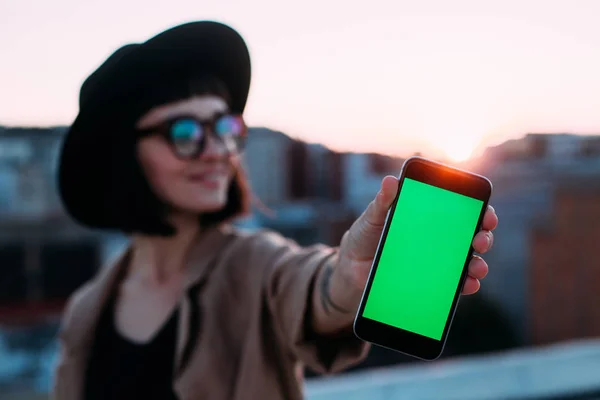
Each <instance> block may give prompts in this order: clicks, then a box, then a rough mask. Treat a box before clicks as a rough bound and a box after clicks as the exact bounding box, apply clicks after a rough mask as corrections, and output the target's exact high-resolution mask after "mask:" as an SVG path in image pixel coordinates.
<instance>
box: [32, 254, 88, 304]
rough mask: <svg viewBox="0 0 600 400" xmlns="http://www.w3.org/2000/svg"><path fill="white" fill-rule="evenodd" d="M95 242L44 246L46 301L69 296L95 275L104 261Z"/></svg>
mask: <svg viewBox="0 0 600 400" xmlns="http://www.w3.org/2000/svg"><path fill="white" fill-rule="evenodd" d="M99 256H100V252H99V248H98V245H97V244H96V243H94V242H80V243H72V242H68V243H52V244H45V245H44V246H43V247H42V263H41V264H42V273H41V276H42V279H41V283H42V288H43V289H42V290H43V296H44V299H46V300H52V299H65V298H67V297H69V296H70V295H71V294H72V293H73V292H74V291H75V290H76V289H77V288H78V287H79V286H81V285H82V284H83V283H85V282H86V281H88V280H89V279H90V278H92V277H93V275H94V274H95V272H96V271H97V269H98V267H99V264H100V257H99Z"/></svg>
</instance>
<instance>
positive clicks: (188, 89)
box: [105, 74, 250, 236]
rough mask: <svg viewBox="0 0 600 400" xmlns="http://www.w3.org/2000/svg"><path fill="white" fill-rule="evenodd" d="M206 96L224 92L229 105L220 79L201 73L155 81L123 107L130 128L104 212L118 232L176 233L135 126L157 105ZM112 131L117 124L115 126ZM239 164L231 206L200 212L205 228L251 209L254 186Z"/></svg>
mask: <svg viewBox="0 0 600 400" xmlns="http://www.w3.org/2000/svg"><path fill="white" fill-rule="evenodd" d="M206 94H212V95H216V96H219V97H221V98H223V99H224V100H225V101H226V102H227V103H228V104H230V96H229V91H228V90H227V88H226V86H225V85H224V84H223V82H222V81H221V80H220V79H219V78H218V77H215V76H213V75H210V74H198V75H196V76H194V77H190V78H182V77H179V78H177V79H173V80H166V81H163V82H160V83H158V84H157V85H152V86H150V87H148V88H146V89H145V90H143V91H140V92H138V93H136V94H135V96H134V97H133V98H132V101H131V102H130V104H131V106H132V107H131V108H130V109H129V110H126V111H123V112H124V114H123V115H121V116H120V121H121V122H124V123H122V124H119V125H120V126H124V127H125V128H124V132H122V133H123V134H121V135H118V136H119V139H118V140H119V142H118V143H115V145H114V147H113V162H112V163H110V165H111V166H112V171H111V174H110V176H111V181H110V182H109V184H110V186H111V188H112V189H113V191H112V194H108V196H107V198H106V199H105V200H107V201H105V205H106V207H107V208H106V210H105V212H106V213H108V214H109V215H107V216H108V217H109V218H110V220H112V221H113V223H112V225H116V226H115V228H117V229H118V230H120V231H122V232H124V233H128V234H131V233H141V234H146V235H153V236H172V235H173V234H175V228H174V227H173V226H172V225H171V224H170V223H169V222H168V221H167V219H166V218H167V215H168V212H169V211H170V209H169V207H168V205H167V204H165V203H164V202H163V201H161V200H160V199H159V198H158V197H157V196H156V194H155V193H154V191H153V190H152V188H151V187H150V184H149V182H148V180H147V179H146V177H145V175H144V173H143V171H142V168H141V166H140V164H139V161H138V159H137V156H136V144H137V140H138V137H139V136H138V135H136V134H135V132H134V126H135V123H136V122H137V120H138V119H139V118H140V117H141V116H142V115H144V114H145V113H146V112H148V111H149V110H150V109H152V108H154V107H157V106H160V105H163V104H168V103H171V102H175V101H178V100H183V99H186V98H189V97H191V96H194V95H206ZM125 114H126V116H125ZM117 119H119V118H117ZM108 129H115V127H114V125H112V126H111V128H108ZM117 129H119V128H117ZM234 168H235V174H234V177H233V179H232V182H231V185H230V187H229V190H228V193H227V203H226V205H225V206H224V207H223V208H222V209H221V210H218V211H215V212H210V213H206V214H203V215H200V216H199V221H198V222H199V223H200V224H201V225H202V226H214V225H218V224H221V223H223V222H227V221H230V220H232V219H234V218H236V217H239V216H242V215H245V214H246V213H247V212H248V211H249V209H250V189H249V184H248V180H247V177H246V174H245V171H244V169H243V168H242V167H241V165H239V163H235V164H234Z"/></svg>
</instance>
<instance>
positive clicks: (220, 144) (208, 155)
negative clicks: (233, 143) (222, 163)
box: [202, 135, 231, 159]
mask: <svg viewBox="0 0 600 400" xmlns="http://www.w3.org/2000/svg"><path fill="white" fill-rule="evenodd" d="M204 146H205V147H204V151H203V152H202V158H204V159H219V158H223V157H227V156H229V154H230V153H231V151H230V149H229V148H228V146H227V142H226V141H224V140H221V139H218V138H216V137H215V136H214V135H208V137H207V138H206V143H205V145H204Z"/></svg>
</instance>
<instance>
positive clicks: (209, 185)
mask: <svg viewBox="0 0 600 400" xmlns="http://www.w3.org/2000/svg"><path fill="white" fill-rule="evenodd" d="M227 110H228V109H227V104H226V103H225V101H224V100H222V99H221V98H220V97H216V96H209V95H207V96H198V97H192V98H190V99H187V100H182V101H179V102H176V103H171V104H166V105H163V106H160V107H156V108H154V109H152V110H150V111H149V112H148V113H147V114H146V115H144V116H143V117H142V118H141V119H140V120H139V121H138V123H137V128H138V129H140V130H145V129H150V128H153V127H155V126H159V125H160V124H162V123H164V122H165V121H169V120H173V119H174V118H177V117H193V118H197V119H198V120H200V121H205V120H211V119H212V118H214V117H215V116H216V115H220V114H223V113H225V112H227ZM137 155H138V159H139V162H140V164H141V167H142V170H143V172H144V173H145V175H146V178H147V179H148V182H149V183H150V186H151V187H152V189H153V190H154V193H155V194H156V195H157V196H158V197H159V198H160V199H161V200H163V201H164V202H165V203H167V204H168V205H170V206H171V207H172V208H173V209H174V210H175V211H176V212H182V213H186V214H201V213H206V212H212V211H218V210H220V209H222V208H223V207H224V206H225V205H226V202H227V192H228V189H229V186H230V184H231V181H232V178H233V174H234V168H233V165H234V161H235V160H234V157H236V154H235V152H232V151H231V150H230V149H229V150H228V148H227V143H226V142H224V141H222V140H220V139H218V138H216V136H215V135H214V134H212V133H209V134H208V135H206V139H205V142H204V147H203V149H202V152H201V153H200V154H199V155H195V156H192V157H180V156H178V155H177V154H176V152H175V149H174V147H173V144H172V143H171V142H169V141H168V140H167V138H165V137H164V136H162V135H160V134H150V135H147V136H144V137H143V138H141V139H140V140H139V141H138V145H137Z"/></svg>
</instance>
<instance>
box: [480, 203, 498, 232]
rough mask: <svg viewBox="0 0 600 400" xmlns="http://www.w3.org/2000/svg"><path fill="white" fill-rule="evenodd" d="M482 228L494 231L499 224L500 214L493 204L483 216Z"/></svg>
mask: <svg viewBox="0 0 600 400" xmlns="http://www.w3.org/2000/svg"><path fill="white" fill-rule="evenodd" d="M481 225H482V226H481V228H482V229H484V230H487V231H493V230H494V229H496V227H497V226H498V215H496V210H495V209H494V207H492V206H488V207H487V210H486V211H485V215H484V216H483V223H482V224H481Z"/></svg>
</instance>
